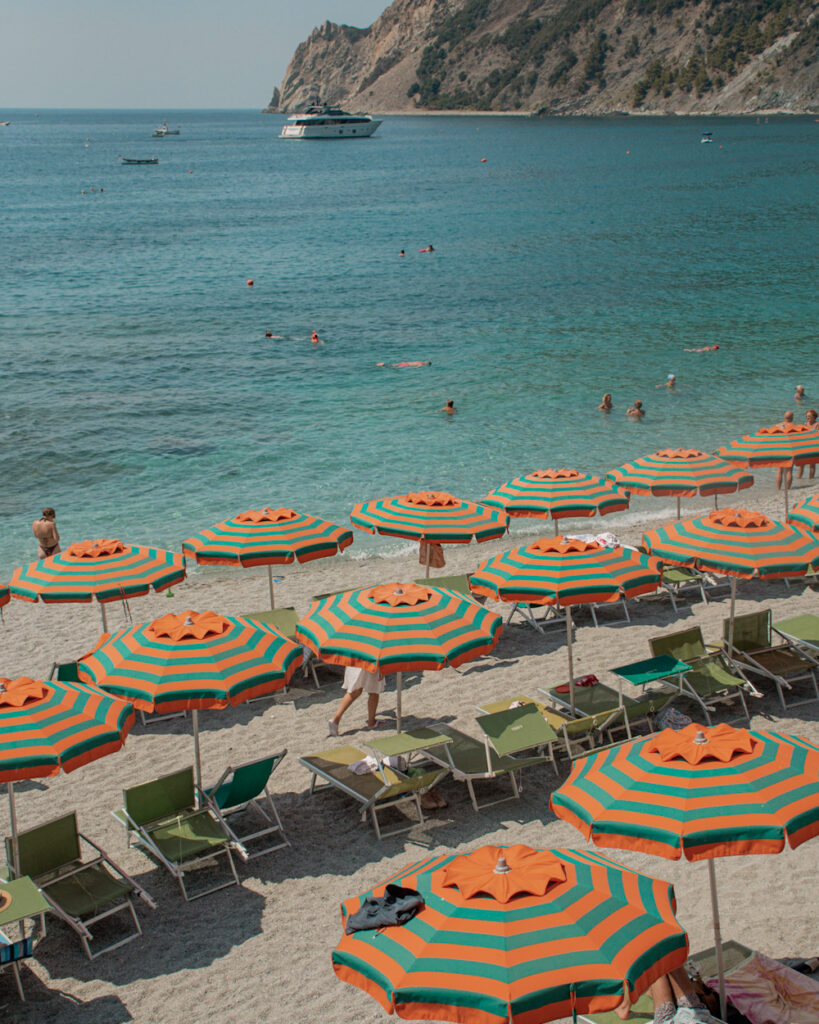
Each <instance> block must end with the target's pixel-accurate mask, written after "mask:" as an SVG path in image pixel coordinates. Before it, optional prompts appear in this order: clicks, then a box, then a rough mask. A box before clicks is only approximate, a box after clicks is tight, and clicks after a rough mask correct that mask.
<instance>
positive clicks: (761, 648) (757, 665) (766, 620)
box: [722, 608, 819, 711]
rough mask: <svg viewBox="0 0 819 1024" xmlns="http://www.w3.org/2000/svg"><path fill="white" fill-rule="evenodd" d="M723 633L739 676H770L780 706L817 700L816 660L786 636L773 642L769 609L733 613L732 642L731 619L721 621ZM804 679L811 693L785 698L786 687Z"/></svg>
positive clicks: (791, 705) (818, 665)
mask: <svg viewBox="0 0 819 1024" xmlns="http://www.w3.org/2000/svg"><path fill="white" fill-rule="evenodd" d="M722 629H723V636H724V638H725V645H726V650H727V651H728V655H729V657H730V658H731V660H732V661H733V662H734V664H735V665H736V667H737V668H738V669H739V671H740V672H741V673H742V674H743V676H746V678H747V675H748V674H750V675H754V676H757V677H760V676H761V677H762V678H763V679H770V680H771V681H772V682H773V684H774V685H775V686H776V692H777V693H778V695H779V703H780V704H781V705H782V709H783V710H784V711H787V710H788V709H789V708H793V707H798V706H799V705H800V704H809V703H811V702H812V701H815V700H819V686H817V680H816V671H817V669H819V661H817V659H816V658H815V657H814V656H813V655H811V654H809V653H808V652H807V651H806V650H804V649H797V647H796V646H795V645H794V644H792V643H790V642H789V641H787V640H783V641H782V642H781V643H775V642H774V635H773V629H772V626H771V610H770V608H765V609H763V610H762V611H760V612H750V613H749V614H747V615H736V616H734V625H733V638H734V641H733V646H732V647H731V641H730V636H731V620H730V619H725V620H724V621H723V626H722ZM800 680H807V681H809V682H810V684H811V686H812V687H813V695H812V696H810V697H803V698H801V699H799V700H792V701H786V700H785V693H786V691H789V690H793V686H792V685H791V684H792V683H793V682H798V681H800Z"/></svg>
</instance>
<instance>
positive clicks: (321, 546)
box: [182, 508, 353, 608]
mask: <svg viewBox="0 0 819 1024" xmlns="http://www.w3.org/2000/svg"><path fill="white" fill-rule="evenodd" d="M352 543H353V534H352V531H351V530H345V529H343V528H342V527H340V526H336V525H335V523H330V522H328V521H327V520H326V519H317V518H316V517H315V516H310V515H307V514H306V513H304V512H295V511H294V510H293V509H292V508H262V509H258V510H256V509H251V510H250V511H249V512H241V513H239V515H237V516H234V517H233V518H232V519H228V520H226V521H225V522H224V523H217V524H216V525H215V526H211V527H209V528H208V529H207V530H202V532H201V533H197V534H195V535H194V536H193V537H188V539H187V540H186V541H184V542H183V544H182V551H183V553H184V554H186V555H190V556H192V557H193V558H195V559H196V561H197V562H199V563H200V564H201V565H239V566H249V565H266V566H267V567H268V578H269V582H270V606H271V608H272V607H273V571H272V569H271V568H270V567H271V566H273V565H291V564H292V563H293V562H312V561H313V559H315V558H327V557H328V556H330V555H336V554H338V553H339V552H340V551H343V550H344V549H345V548H346V547H349V546H350V544H352Z"/></svg>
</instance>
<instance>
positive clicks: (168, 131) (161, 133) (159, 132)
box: [153, 121, 182, 139]
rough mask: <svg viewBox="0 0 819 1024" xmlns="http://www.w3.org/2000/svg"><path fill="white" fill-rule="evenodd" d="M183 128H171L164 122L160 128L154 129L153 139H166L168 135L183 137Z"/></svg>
mask: <svg viewBox="0 0 819 1024" xmlns="http://www.w3.org/2000/svg"><path fill="white" fill-rule="evenodd" d="M181 134H182V128H181V127H180V126H179V125H177V126H176V128H169V127H168V122H167V121H163V122H162V124H161V125H160V126H159V127H158V128H154V132H153V137H154V138H155V139H164V138H165V136H166V135H181Z"/></svg>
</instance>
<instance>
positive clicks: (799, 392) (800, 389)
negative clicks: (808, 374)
mask: <svg viewBox="0 0 819 1024" xmlns="http://www.w3.org/2000/svg"><path fill="white" fill-rule="evenodd" d="M803 398H807V395H806V394H805V385H804V384H797V385H796V391H794V393H793V400H794V402H801V401H802V399H803Z"/></svg>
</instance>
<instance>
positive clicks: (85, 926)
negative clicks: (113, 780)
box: [6, 811, 156, 960]
mask: <svg viewBox="0 0 819 1024" xmlns="http://www.w3.org/2000/svg"><path fill="white" fill-rule="evenodd" d="M70 814H71V815H72V816H73V817H74V824H75V828H76V821H77V816H76V811H72V812H70ZM67 816H68V815H63V816H62V817H67ZM59 820H60V819H59V818H54V819H52V821H59ZM45 824H50V822H46V823H45ZM37 827H38V826H35V827H34V828H33V829H28V830H27V831H29V832H33V831H36V830H37ZM21 834H25V833H21ZM76 834H77V839H78V841H79V840H82V841H83V842H85V843H87V844H88V845H89V846H91V847H93V849H94V850H96V852H97V856H96V857H94V858H93V859H92V860H88V861H82V862H81V863H77V862H76V861H66V863H65V864H62V865H59V866H58V867H56V868H53V869H51V870H49V871H46V872H43V873H42V874H40V875H36V876H35V877H34V878H33V879H32V881H33V882H34V883H35V884H36V885H37V887H38V889H39V890H40V892H41V893H42V894H43V897H44V899H45V900H46V902H47V903H48V905H49V906H50V908H51V909H52V910H53V912H54V913H55V914H56V916H57V917H59V918H60V920H62V921H64V922H65V923H66V924H67V925H68V926H69V927H70V928H73V930H74V931H75V932H76V933H77V935H78V936H79V939H80V942H81V943H82V947H83V950H84V951H85V955H86V956H87V957H88V959H89V960H96V959H97V957H100V956H102V955H103V953H110V952H111V950H114V949H119V947H120V946H124V945H126V944H127V943H129V942H133V940H134V939H136V938H138V937H139V936H140V935H141V934H142V927H141V926H140V923H139V918H138V917H137V913H136V910H135V908H134V904H133V901H132V899H131V895H132V894H129V895H128V896H124V897H123V898H122V902H118V903H116V904H115V905H114V906H112V907H109V908H108V909H107V910H103V911H102V912H101V913H99V914H94V915H93V916H92V917H75V916H74V915H72V914H69V913H68V911H66V910H64V909H63V908H62V907H61V906H60V904H59V903H58V902H57V901H56V900H55V899H54V898H53V897H52V896H51V895H50V894H49V891H48V889H49V886H51V885H54V884H55V883H57V882H62V881H64V880H65V879H67V878H71V877H72V876H73V875H78V874H81V873H82V872H83V871H85V870H86V869H88V868H91V867H96V866H98V865H104V866H107V867H109V868H111V869H112V871H113V872H115V873H116V874H117V875H119V877H120V878H121V879H122V880H123V881H126V882H128V884H129V885H131V886H133V891H134V893H136V895H137V896H139V897H140V899H141V900H142V901H143V902H144V903H146V904H147V905H148V906H149V907H150V908H151V909H152V910H156V903H155V902H154V900H153V898H152V897H151V895H150V894H149V893H148V892H147V890H145V889H143V888H142V886H141V885H140V884H139V883H138V882H137V881H136V880H135V879H133V878H131V876H130V875H129V874H127V872H125V871H124V870H123V869H122V868H121V867H120V866H119V865H118V864H117V863H115V861H113V860H112V859H111V857H110V856H109V855H108V854H107V853H106V852H105V850H104V849H103V848H102V847H101V846H99V845H98V844H97V843H95V842H94V840H93V839H89V838H88V836H86V835H84V834H83V833H82V832H80V831H79V829H76ZM10 844H11V840H10V839H6V846H7V847H9V846H10ZM78 845H79V842H78ZM7 854H8V855H9V862H10V864H9V867H10V870H11V873H12V874H14V875H16V874H17V872H16V870H14V867H13V864H12V863H11V860H12V858H11V851H10V850H9V849H7ZM68 865H72V866H71V867H69V869H68V870H62V869H63V868H65V867H67V866H68ZM124 910H128V911H129V912H130V914H131V919H132V920H133V923H134V927H135V929H136V931H135V932H133V933H132V934H130V935H126V936H125V938H123V939H118V940H117V941H116V942H112V943H109V944H108V945H107V946H103V947H102V949H98V950H96V951H95V952H92V950H91V942H92V941H93V939H94V935H93V932H92V931H91V929H90V927H89V925H94V924H96V923H97V922H98V921H103V920H105V918H107V917H112V916H113V915H114V914H118V913H120V911H124Z"/></svg>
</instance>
